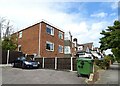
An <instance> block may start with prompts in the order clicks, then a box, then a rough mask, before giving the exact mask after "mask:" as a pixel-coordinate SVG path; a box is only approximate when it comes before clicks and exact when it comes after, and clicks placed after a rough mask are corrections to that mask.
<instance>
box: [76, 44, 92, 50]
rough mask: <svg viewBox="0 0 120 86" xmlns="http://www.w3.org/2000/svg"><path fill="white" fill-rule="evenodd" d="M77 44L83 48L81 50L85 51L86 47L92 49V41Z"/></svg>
mask: <svg viewBox="0 0 120 86" xmlns="http://www.w3.org/2000/svg"><path fill="white" fill-rule="evenodd" d="M78 46H83V50H82V51H86V50H87V48H89V49H90V50H92V47H93V42H91V43H85V44H78Z"/></svg>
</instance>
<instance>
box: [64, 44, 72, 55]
mask: <svg viewBox="0 0 120 86" xmlns="http://www.w3.org/2000/svg"><path fill="white" fill-rule="evenodd" d="M64 53H65V54H70V53H71V52H70V46H65V47H64Z"/></svg>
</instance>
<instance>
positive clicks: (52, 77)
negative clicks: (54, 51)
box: [2, 67, 86, 84]
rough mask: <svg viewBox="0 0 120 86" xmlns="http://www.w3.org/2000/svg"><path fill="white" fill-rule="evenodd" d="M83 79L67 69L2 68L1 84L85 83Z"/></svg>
mask: <svg viewBox="0 0 120 86" xmlns="http://www.w3.org/2000/svg"><path fill="white" fill-rule="evenodd" d="M85 79H86V77H77V76H76V72H69V71H57V70H49V69H32V70H31V69H30V70H29V69H20V68H12V67H3V68H2V84H85Z"/></svg>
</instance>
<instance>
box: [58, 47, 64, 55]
mask: <svg viewBox="0 0 120 86" xmlns="http://www.w3.org/2000/svg"><path fill="white" fill-rule="evenodd" d="M58 51H59V53H63V46H61V45H59V47H58Z"/></svg>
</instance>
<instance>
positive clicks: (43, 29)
mask: <svg viewBox="0 0 120 86" xmlns="http://www.w3.org/2000/svg"><path fill="white" fill-rule="evenodd" d="M13 35H16V36H17V39H16V40H17V43H18V48H17V50H18V51H22V52H23V53H25V54H30V55H31V54H37V55H38V56H41V57H50V58H52V57H64V32H63V31H62V30H60V29H58V28H57V27H54V26H53V25H51V24H49V23H47V22H46V21H41V22H39V23H37V24H34V25H32V26H29V27H27V28H25V29H23V30H21V31H18V32H16V33H14V34H13Z"/></svg>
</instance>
